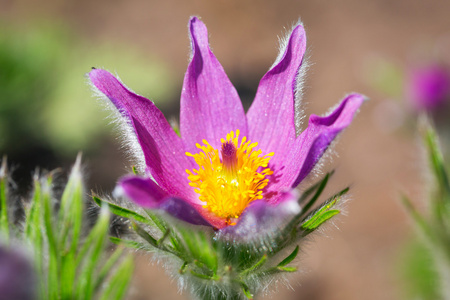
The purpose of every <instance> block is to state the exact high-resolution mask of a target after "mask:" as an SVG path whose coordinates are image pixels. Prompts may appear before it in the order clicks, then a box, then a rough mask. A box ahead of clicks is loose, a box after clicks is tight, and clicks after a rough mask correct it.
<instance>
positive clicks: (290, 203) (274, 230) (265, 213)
mask: <svg viewBox="0 0 450 300" xmlns="http://www.w3.org/2000/svg"><path fill="white" fill-rule="evenodd" d="M283 195H284V197H282V198H283V200H282V201H280V203H278V205H272V204H270V203H268V202H266V201H265V200H264V199H262V200H256V201H253V202H252V203H251V204H250V205H249V206H248V207H247V208H246V209H245V211H244V212H243V213H242V215H241V216H240V217H239V220H238V222H237V224H236V225H234V226H228V227H225V228H223V229H221V230H220V235H221V237H224V238H228V237H229V238H231V239H234V238H236V237H237V238H240V239H242V240H241V241H247V242H249V241H255V240H261V241H262V240H264V238H265V237H272V236H274V235H277V234H279V233H280V229H281V228H282V227H283V226H284V225H286V224H287V223H288V222H289V221H290V218H291V217H293V216H294V215H295V214H297V213H299V212H300V206H299V204H298V202H297V195H296V193H295V192H294V191H290V192H287V193H283Z"/></svg>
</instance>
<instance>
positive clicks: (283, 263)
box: [277, 245, 300, 267]
mask: <svg viewBox="0 0 450 300" xmlns="http://www.w3.org/2000/svg"><path fill="white" fill-rule="evenodd" d="M299 248H300V247H299V246H298V245H297V247H295V249H294V251H292V253H291V254H289V255H288V256H287V257H286V258H285V259H283V260H282V261H281V262H280V263H279V264H278V265H277V267H284V266H285V265H287V264H289V263H290V262H291V261H293V260H294V259H295V258H296V257H297V254H298V250H299Z"/></svg>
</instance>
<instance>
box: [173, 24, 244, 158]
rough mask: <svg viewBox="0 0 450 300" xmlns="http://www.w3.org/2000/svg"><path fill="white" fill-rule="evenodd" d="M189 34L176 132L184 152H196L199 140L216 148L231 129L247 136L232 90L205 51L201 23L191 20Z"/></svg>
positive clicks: (205, 45) (206, 44)
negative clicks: (189, 56)
mask: <svg viewBox="0 0 450 300" xmlns="http://www.w3.org/2000/svg"><path fill="white" fill-rule="evenodd" d="M189 31H190V34H191V44H192V60H191V62H190V63H189V66H188V69H187V72H186V75H185V77H184V83H183V90H182V93H181V103H180V106H181V107H180V110H181V112H180V131H181V136H182V137H183V140H184V142H185V145H186V148H187V150H188V151H190V152H192V153H196V152H198V149H197V148H196V147H195V144H196V143H201V141H202V140H203V139H206V140H207V141H208V142H209V143H210V144H211V146H213V147H214V148H216V149H218V148H219V146H220V139H221V138H224V137H225V136H226V134H227V133H229V132H230V131H232V130H236V129H239V130H240V131H241V134H242V135H247V121H246V119H245V113H244V109H243V107H242V104H241V101H240V99H239V96H238V94H237V92H236V89H235V88H234V87H233V85H232V83H231V82H230V80H229V79H228V77H227V75H226V74H225V71H224V70H223V68H222V66H221V65H220V63H219V61H218V60H217V58H216V57H215V56H214V54H213V53H212V52H211V49H210V48H209V44H208V31H207V29H206V26H205V24H203V22H201V21H200V20H199V19H197V18H196V17H194V18H192V19H191V20H190V22H189Z"/></svg>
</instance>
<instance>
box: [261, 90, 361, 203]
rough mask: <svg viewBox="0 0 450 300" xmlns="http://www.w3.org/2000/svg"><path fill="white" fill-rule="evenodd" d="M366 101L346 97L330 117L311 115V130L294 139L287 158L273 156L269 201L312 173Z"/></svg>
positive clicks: (355, 97)
mask: <svg viewBox="0 0 450 300" xmlns="http://www.w3.org/2000/svg"><path fill="white" fill-rule="evenodd" d="M364 100H365V97H364V96H362V95H359V94H351V95H349V96H347V97H346V98H345V99H344V100H343V101H342V102H341V104H340V105H339V106H338V107H337V108H336V109H335V110H334V111H333V112H332V113H331V114H329V115H328V116H325V117H320V116H317V115H311V116H310V118H309V124H308V128H307V129H306V130H305V131H304V132H302V134H301V135H300V136H299V137H298V138H297V139H296V140H295V143H293V145H292V147H291V148H290V149H289V152H287V153H286V155H284V156H279V155H277V154H275V155H274V157H273V158H272V160H271V161H270V163H271V169H272V170H273V171H274V174H273V175H271V176H272V178H270V179H269V180H271V182H272V183H271V184H270V186H268V188H267V190H266V191H265V193H266V195H267V196H266V197H267V198H269V201H270V202H277V201H279V200H278V199H279V192H278V191H283V190H285V189H289V188H293V187H296V186H297V185H298V184H299V183H300V182H301V181H302V180H303V179H305V177H306V176H307V175H308V174H309V173H310V172H311V170H312V169H313V168H314V166H315V165H316V164H317V162H318V161H319V159H320V158H321V157H322V155H323V154H324V153H325V151H326V149H327V148H328V146H329V145H330V144H331V142H333V140H334V139H335V138H336V136H337V135H338V134H339V133H340V132H341V131H342V130H344V129H345V128H346V127H347V126H349V125H350V123H351V122H352V120H353V117H354V115H355V114H356V112H357V111H358V109H359V107H360V106H361V104H362V103H363V101H364Z"/></svg>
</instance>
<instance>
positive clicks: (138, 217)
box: [92, 196, 152, 224]
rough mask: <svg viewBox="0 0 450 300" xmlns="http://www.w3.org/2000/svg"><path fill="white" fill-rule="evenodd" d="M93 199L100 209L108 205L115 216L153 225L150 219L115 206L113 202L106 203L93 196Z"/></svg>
mask: <svg viewBox="0 0 450 300" xmlns="http://www.w3.org/2000/svg"><path fill="white" fill-rule="evenodd" d="M92 199H93V200H94V201H95V203H97V205H98V206H100V207H102V206H105V205H107V206H108V208H109V210H110V211H111V212H112V213H113V214H115V215H118V216H120V217H124V218H127V219H134V220H136V221H138V222H142V223H146V224H152V223H151V221H150V220H149V219H147V218H145V217H144V216H142V215H140V214H138V213H137V212H134V211H131V210H129V209H126V208H123V207H120V206H118V205H115V204H113V203H111V202H108V201H105V200H103V199H100V198H99V197H97V196H92Z"/></svg>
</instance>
